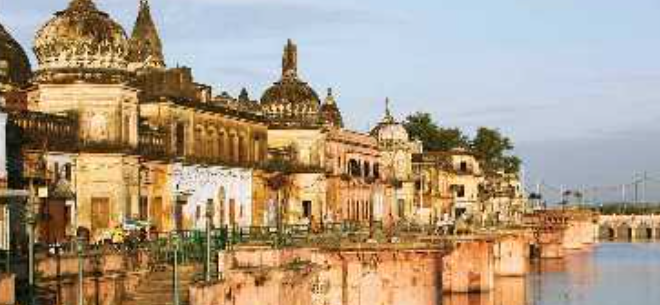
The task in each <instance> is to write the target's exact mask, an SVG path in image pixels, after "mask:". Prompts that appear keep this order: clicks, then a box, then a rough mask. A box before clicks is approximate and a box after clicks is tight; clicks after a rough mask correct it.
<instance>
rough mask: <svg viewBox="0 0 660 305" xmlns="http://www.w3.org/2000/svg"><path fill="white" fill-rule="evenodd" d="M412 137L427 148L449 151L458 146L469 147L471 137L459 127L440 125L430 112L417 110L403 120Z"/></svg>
mask: <svg viewBox="0 0 660 305" xmlns="http://www.w3.org/2000/svg"><path fill="white" fill-rule="evenodd" d="M403 126H404V127H405V128H406V130H407V131H408V134H409V135H410V137H411V138H414V139H418V140H420V141H422V143H423V144H424V149H425V150H430V151H449V150H452V149H454V148H458V147H468V145H469V139H468V137H467V136H465V135H464V134H463V132H462V131H461V130H460V129H458V128H443V127H440V126H439V125H438V124H437V123H436V122H435V121H433V118H432V117H431V114H430V113H426V112H416V113H414V114H412V115H409V116H408V117H407V118H406V120H405V121H404V122H403Z"/></svg>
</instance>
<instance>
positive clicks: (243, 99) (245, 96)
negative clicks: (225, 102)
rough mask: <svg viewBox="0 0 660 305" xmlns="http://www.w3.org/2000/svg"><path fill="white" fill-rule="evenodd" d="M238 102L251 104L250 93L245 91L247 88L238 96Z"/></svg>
mask: <svg viewBox="0 0 660 305" xmlns="http://www.w3.org/2000/svg"><path fill="white" fill-rule="evenodd" d="M238 101H239V102H249V101H250V94H249V93H248V91H247V89H245V88H243V89H241V93H240V94H239V95H238Z"/></svg>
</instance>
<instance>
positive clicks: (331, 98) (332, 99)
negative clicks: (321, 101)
mask: <svg viewBox="0 0 660 305" xmlns="http://www.w3.org/2000/svg"><path fill="white" fill-rule="evenodd" d="M325 103H326V104H327V105H335V104H336V101H335V96H334V94H333V93H332V88H328V94H327V96H326V97H325Z"/></svg>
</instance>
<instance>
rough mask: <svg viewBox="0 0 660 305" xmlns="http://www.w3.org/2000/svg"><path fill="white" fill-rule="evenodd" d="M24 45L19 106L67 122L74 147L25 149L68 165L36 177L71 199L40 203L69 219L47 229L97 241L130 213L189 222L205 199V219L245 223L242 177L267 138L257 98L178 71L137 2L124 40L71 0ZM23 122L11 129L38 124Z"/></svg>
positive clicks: (118, 30)
mask: <svg viewBox="0 0 660 305" xmlns="http://www.w3.org/2000/svg"><path fill="white" fill-rule="evenodd" d="M82 28H84V29H85V30H84V31H81V30H79V29H82ZM34 52H35V55H36V57H37V60H38V64H39V65H38V69H37V71H36V73H35V76H34V78H32V85H31V86H30V87H29V88H28V89H27V108H28V110H29V112H30V113H35V114H43V115H42V116H43V117H44V118H47V119H48V120H51V121H57V120H65V121H66V122H67V123H70V124H69V125H66V124H65V125H66V126H67V128H69V129H67V130H71V131H72V132H73V134H71V137H72V138H73V141H74V142H75V144H74V145H71V146H69V147H64V148H58V149H55V150H54V148H51V145H48V144H47V142H48V139H43V141H44V142H46V143H45V144H44V147H43V148H39V147H35V148H36V152H37V153H40V154H41V155H43V156H45V162H46V166H47V167H48V168H49V171H51V172H57V171H58V168H60V169H61V168H65V167H66V168H70V169H71V174H70V175H68V176H66V177H65V176H64V175H54V176H53V175H51V176H53V177H54V180H48V181H47V183H48V184H49V185H50V186H49V188H50V189H53V190H56V189H58V188H57V187H55V186H60V191H61V192H59V193H64V194H69V195H71V196H72V197H74V198H72V199H71V198H53V196H49V197H48V198H47V199H46V200H44V202H43V205H44V206H45V207H44V209H45V211H57V212H53V213H57V214H62V213H65V214H66V215H69V216H68V217H64V218H63V219H62V222H66V223H67V224H66V225H65V224H60V225H57V226H53V228H50V227H49V226H50V225H48V226H47V227H49V228H50V229H48V230H51V229H52V230H58V231H62V230H63V227H65V226H67V227H70V226H72V225H73V226H74V227H75V226H77V227H84V228H86V229H89V230H91V232H92V233H93V234H94V235H96V236H99V235H102V234H103V232H106V231H108V230H110V229H112V228H114V227H116V226H122V225H126V223H127V221H134V220H142V221H145V222H148V223H149V224H150V225H151V226H153V227H154V228H155V229H157V230H172V229H174V228H178V229H199V228H203V227H205V226H206V225H207V223H206V216H205V214H206V213H205V211H206V210H207V205H209V204H211V205H212V209H213V211H214V216H213V217H214V218H213V219H214V225H216V226H220V225H250V224H252V223H253V219H252V210H253V208H252V193H253V189H252V186H253V174H254V172H255V169H256V168H257V167H258V166H259V165H260V164H262V163H263V162H264V160H265V157H266V154H267V136H268V132H267V125H266V123H265V120H264V117H263V115H262V114H261V112H260V111H259V105H258V103H257V102H255V101H252V100H250V99H249V96H248V95H247V91H243V92H242V93H241V95H240V96H239V97H238V98H234V97H231V96H230V95H228V94H227V93H223V94H221V95H219V96H213V93H212V89H211V88H210V87H209V86H207V85H203V84H199V83H196V82H194V80H193V76H192V71H191V70H190V69H189V68H185V67H184V68H181V67H177V68H173V69H168V68H167V67H166V65H165V57H164V55H163V51H162V46H161V42H160V37H159V34H158V31H157V28H156V26H155V23H154V21H153V19H152V16H151V12H150V8H149V3H148V2H147V1H146V0H143V1H141V2H140V9H139V13H138V17H137V20H136V22H135V26H134V29H133V33H132V35H131V37H130V38H129V37H128V36H127V35H126V34H125V31H124V29H123V28H122V27H121V25H119V24H118V23H117V22H115V21H114V20H113V19H112V18H111V17H110V16H109V15H108V14H107V13H105V12H102V11H100V10H99V9H98V8H97V7H96V5H95V4H94V3H93V1H92V0H72V1H71V2H70V4H69V6H68V7H67V8H66V9H65V10H63V11H61V12H58V13H57V14H56V15H55V16H54V17H53V18H52V19H51V20H49V21H48V22H47V23H46V24H45V25H44V26H43V27H42V28H41V29H40V30H39V31H38V32H37V35H36V39H35V43H34ZM22 116H25V115H22ZM30 118H32V117H30V116H28V118H27V119H25V120H23V121H25V122H27V123H25V124H24V126H23V127H24V128H23V127H21V128H19V129H20V130H21V131H22V132H27V131H30V130H32V131H34V130H36V129H35V128H33V127H34V126H33V124H32V123H31V122H35V123H34V125H35V126H36V125H39V124H40V123H39V122H41V121H40V119H39V118H38V117H35V118H34V119H30ZM42 121H43V120H42ZM21 122H22V121H21ZM49 124H50V123H49ZM48 126H50V125H48ZM53 126H55V125H53ZM66 189H68V191H64V190H66ZM60 199H66V200H60ZM63 202H64V203H63ZM202 211H203V212H202ZM47 213H51V212H47ZM60 218H62V217H60ZM48 230H47V231H48ZM52 230H51V231H52ZM69 233H71V232H69ZM49 234H50V233H49ZM55 235H57V236H59V235H61V234H59V233H58V234H55Z"/></svg>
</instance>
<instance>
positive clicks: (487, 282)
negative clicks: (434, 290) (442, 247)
mask: <svg viewBox="0 0 660 305" xmlns="http://www.w3.org/2000/svg"><path fill="white" fill-rule="evenodd" d="M494 269H495V268H494V255H493V246H492V244H491V242H488V241H485V240H470V241H457V242H456V243H455V245H454V249H452V251H451V252H450V253H449V254H448V255H447V256H445V257H444V258H443V268H442V291H443V292H448V293H468V292H486V291H490V290H492V289H493V287H494V279H495V270H494Z"/></svg>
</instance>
